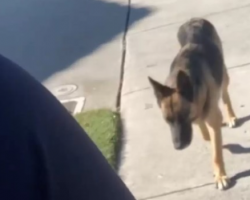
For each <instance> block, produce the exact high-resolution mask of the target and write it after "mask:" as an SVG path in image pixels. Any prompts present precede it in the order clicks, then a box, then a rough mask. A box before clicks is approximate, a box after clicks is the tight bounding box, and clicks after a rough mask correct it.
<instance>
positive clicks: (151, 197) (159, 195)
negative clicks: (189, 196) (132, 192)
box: [138, 183, 214, 200]
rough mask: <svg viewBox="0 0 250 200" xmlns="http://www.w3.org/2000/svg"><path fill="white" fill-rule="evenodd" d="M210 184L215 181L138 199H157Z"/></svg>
mask: <svg viewBox="0 0 250 200" xmlns="http://www.w3.org/2000/svg"><path fill="white" fill-rule="evenodd" d="M210 185H214V183H206V184H203V185H198V186H194V187H190V188H184V189H180V190H174V191H170V192H166V193H163V194H158V195H154V196H150V197H145V198H140V199H138V200H150V199H156V198H160V197H164V196H169V195H172V194H177V193H182V192H186V191H190V190H196V189H200V188H204V187H207V186H210Z"/></svg>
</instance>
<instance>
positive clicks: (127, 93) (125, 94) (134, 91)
mask: <svg viewBox="0 0 250 200" xmlns="http://www.w3.org/2000/svg"><path fill="white" fill-rule="evenodd" d="M149 89H150V87H145V88H141V89H137V90H133V91H129V92H126V93H124V94H122V96H123V97H124V96H127V95H130V94H133V93H136V92H141V91H144V90H149Z"/></svg>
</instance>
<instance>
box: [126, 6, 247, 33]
mask: <svg viewBox="0 0 250 200" xmlns="http://www.w3.org/2000/svg"><path fill="white" fill-rule="evenodd" d="M249 6H250V4H246V5H243V6H239V7H234V8H229V9H225V10H221V11H218V12H212V13H209V14H206V15H203V16H201V17H202V18H207V17H211V16H215V15H219V14H222V13H226V12H230V11H235V10H240V9H242V8H247V7H249ZM182 22H183V20H181V21H175V22H171V23H167V24H162V25H159V26H155V27H152V28H148V29H145V30H141V31H136V32H134V33H133V32H132V33H129V36H130V35H131V36H133V35H136V34H139V33H144V32H148V31H153V30H157V29H160V28H166V27H168V26H172V25H176V24H180V23H182Z"/></svg>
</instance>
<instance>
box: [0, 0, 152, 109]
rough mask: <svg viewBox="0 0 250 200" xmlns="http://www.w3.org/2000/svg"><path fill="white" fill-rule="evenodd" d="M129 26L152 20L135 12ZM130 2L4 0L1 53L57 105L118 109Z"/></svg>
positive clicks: (144, 10) (0, 20) (145, 11)
mask: <svg viewBox="0 0 250 200" xmlns="http://www.w3.org/2000/svg"><path fill="white" fill-rule="evenodd" d="M131 11H133V13H134V17H133V19H131V23H130V25H132V24H134V23H135V22H137V21H138V20H141V19H142V18H144V17H146V16H147V15H149V14H150V10H149V9H147V8H143V7H140V8H136V7H133V6H132V7H131ZM127 14H128V0H70V1H69V0H60V1H58V0H44V1H41V0H22V1H19V0H1V6H0V16H1V17H0V29H1V31H0V44H1V45H0V53H1V54H3V55H4V56H7V57H8V58H10V59H12V60H13V61H15V62H17V63H18V64H20V65H21V66H22V67H24V68H25V69H26V70H27V71H28V72H29V73H31V74H32V75H33V76H34V77H35V78H36V79H38V80H39V81H40V82H42V83H43V84H44V85H45V86H46V87H47V88H48V89H49V90H50V91H51V92H53V93H54V94H55V95H56V96H57V97H58V99H60V100H67V99H69V98H77V97H82V96H84V97H86V105H85V109H93V108H100V107H108V108H116V99H117V93H118V89H119V85H120V73H121V63H122V55H123V35H124V31H125V25H126V19H127Z"/></svg>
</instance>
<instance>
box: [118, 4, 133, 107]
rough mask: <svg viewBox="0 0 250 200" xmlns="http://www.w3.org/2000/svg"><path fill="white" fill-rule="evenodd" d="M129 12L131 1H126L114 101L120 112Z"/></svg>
mask: <svg viewBox="0 0 250 200" xmlns="http://www.w3.org/2000/svg"><path fill="white" fill-rule="evenodd" d="M130 12H131V0H128V8H127V14H126V19H125V28H124V33H123V38H122V57H121V72H120V85H119V88H118V93H117V100H116V108H117V110H120V106H121V98H122V88H123V79H124V68H125V64H126V55H127V34H128V28H129V21H130Z"/></svg>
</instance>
